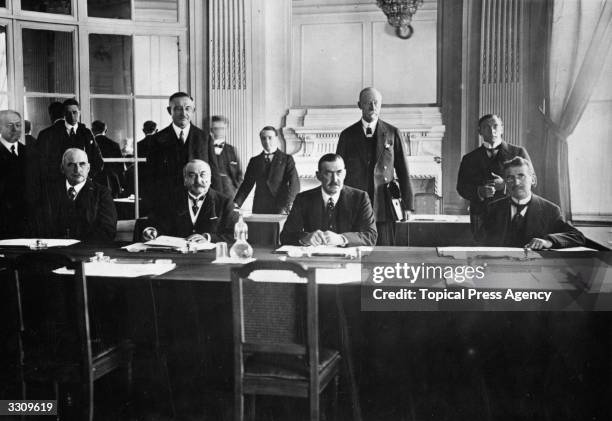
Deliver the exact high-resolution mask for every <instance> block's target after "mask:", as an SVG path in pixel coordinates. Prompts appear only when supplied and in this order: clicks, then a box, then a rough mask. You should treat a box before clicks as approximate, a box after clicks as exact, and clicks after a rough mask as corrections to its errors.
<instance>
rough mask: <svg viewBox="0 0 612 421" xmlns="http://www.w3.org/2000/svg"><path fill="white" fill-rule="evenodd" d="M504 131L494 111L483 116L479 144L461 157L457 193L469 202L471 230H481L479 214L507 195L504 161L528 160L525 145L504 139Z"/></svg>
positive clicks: (479, 122)
mask: <svg viewBox="0 0 612 421" xmlns="http://www.w3.org/2000/svg"><path fill="white" fill-rule="evenodd" d="M503 133H504V125H503V123H502V120H501V118H499V117H498V116H497V115H495V114H487V115H484V116H482V117H481V118H480V120H479V121H478V134H479V135H480V136H481V137H482V140H483V142H482V145H481V146H480V147H478V148H476V149H474V150H473V151H472V152H470V153H468V154H466V155H465V156H464V157H463V159H462V160H461V166H460V167H459V176H458V177H457V192H458V193H459V194H460V195H461V197H463V198H464V199H466V200H469V202H470V222H471V225H472V233H476V232H477V231H479V230H480V228H481V225H482V215H483V213H484V211H485V209H486V207H487V205H488V204H489V203H490V202H491V201H492V200H495V199H501V198H502V197H504V196H505V194H506V186H505V184H504V180H503V178H502V176H503V169H502V168H503V164H504V162H506V161H508V160H510V159H512V158H514V157H515V156H520V157H521V158H525V159H527V160H530V158H529V154H528V153H527V151H526V150H525V149H524V148H522V147H520V146H514V145H509V144H508V143H506V142H504V141H503V140H502V135H503Z"/></svg>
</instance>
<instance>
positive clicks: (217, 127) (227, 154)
mask: <svg viewBox="0 0 612 421" xmlns="http://www.w3.org/2000/svg"><path fill="white" fill-rule="evenodd" d="M226 128H227V118H225V117H223V116H218V115H214V116H212V117H211V119H210V135H211V137H212V140H213V143H214V145H215V154H214V159H215V160H216V163H217V168H218V169H219V180H220V181H221V184H220V186H219V191H220V192H221V193H223V194H225V195H226V196H229V197H231V198H233V197H234V196H235V195H236V190H237V189H238V187H239V186H240V183H242V171H241V170H240V162H239V161H238V156H237V155H236V150H235V148H234V147H233V146H232V145H230V144H228V143H227V142H226V139H225V134H226Z"/></svg>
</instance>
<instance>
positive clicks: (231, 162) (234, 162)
mask: <svg viewBox="0 0 612 421" xmlns="http://www.w3.org/2000/svg"><path fill="white" fill-rule="evenodd" d="M230 165H238V162H236V161H230Z"/></svg>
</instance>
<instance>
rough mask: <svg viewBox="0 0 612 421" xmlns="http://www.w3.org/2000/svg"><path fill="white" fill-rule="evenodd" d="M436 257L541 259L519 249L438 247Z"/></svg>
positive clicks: (530, 252) (528, 251)
mask: <svg viewBox="0 0 612 421" xmlns="http://www.w3.org/2000/svg"><path fill="white" fill-rule="evenodd" d="M437 250H438V256H440V257H452V258H453V259H458V260H466V259H467V258H480V259H482V258H494V259H503V258H506V259H515V260H517V259H519V260H520V259H524V260H528V259H541V258H542V256H541V255H540V253H538V252H536V251H533V250H526V249H524V248H519V247H438V248H437Z"/></svg>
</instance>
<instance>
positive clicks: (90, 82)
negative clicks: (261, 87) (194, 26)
mask: <svg viewBox="0 0 612 421" xmlns="http://www.w3.org/2000/svg"><path fill="white" fill-rule="evenodd" d="M7 3H8V6H7ZM0 8H5V9H1V10H2V11H3V12H2V16H3V18H2V19H0V108H1V109H5V108H14V109H17V110H19V111H22V112H23V115H24V117H25V118H26V119H27V120H30V122H31V125H32V135H34V136H35V137H36V136H38V133H39V132H40V131H41V130H42V129H44V128H46V127H48V126H49V125H50V124H51V123H52V122H51V121H50V118H49V114H48V107H49V104H51V102H53V101H64V100H65V99H67V98H73V97H75V98H76V99H77V100H79V102H80V103H81V121H82V122H83V123H84V124H86V125H87V126H88V127H91V123H92V122H93V121H94V120H102V121H104V122H105V123H106V124H107V126H108V132H107V136H108V137H109V138H111V139H112V140H114V141H115V142H117V143H118V144H119V145H120V147H121V149H122V151H123V153H124V157H123V158H114V159H110V158H109V159H106V158H105V161H106V162H116V161H117V160H120V161H124V162H125V163H126V167H135V166H137V165H138V163H139V162H143V161H144V159H143V158H138V157H135V156H133V153H134V150H135V144H136V142H138V140H140V139H142V138H143V137H144V135H143V133H142V127H143V123H144V122H145V121H147V120H153V121H155V122H156V123H157V125H158V127H159V128H162V127H165V126H166V125H168V124H169V122H170V116H169V115H168V113H167V112H166V107H167V102H168V97H169V96H170V95H171V94H172V93H174V92H176V91H178V90H185V91H188V90H189V87H188V86H186V85H185V84H186V83H187V81H188V80H189V77H188V74H189V69H188V67H187V66H188V64H189V61H188V60H186V59H185V58H183V59H181V57H180V56H179V51H188V48H187V35H188V32H189V30H188V19H187V16H188V14H187V10H186V9H187V2H186V1H184V0H180V1H179V0H154V1H151V0H20V1H14V0H13V1H9V2H7V1H2V0H0ZM4 22H6V23H4ZM11 52H14V54H13V57H11ZM11 58H12V59H11ZM12 75H13V76H12ZM58 165H59V163H58ZM134 173H138V171H134ZM124 183H129V184H125V185H124V186H123V187H124V189H125V192H126V195H127V194H130V193H132V194H136V195H137V192H138V187H137V186H138V184H139V180H138V178H137V177H131V176H128V178H126V179H125V181H124ZM126 202H127V203H126ZM138 202H139V201H138V197H137V196H136V197H135V198H126V197H123V198H119V200H118V202H117V203H118V210H119V213H120V218H124V219H128V218H129V219H131V218H134V217H135V216H138V211H137V209H138Z"/></svg>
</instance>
